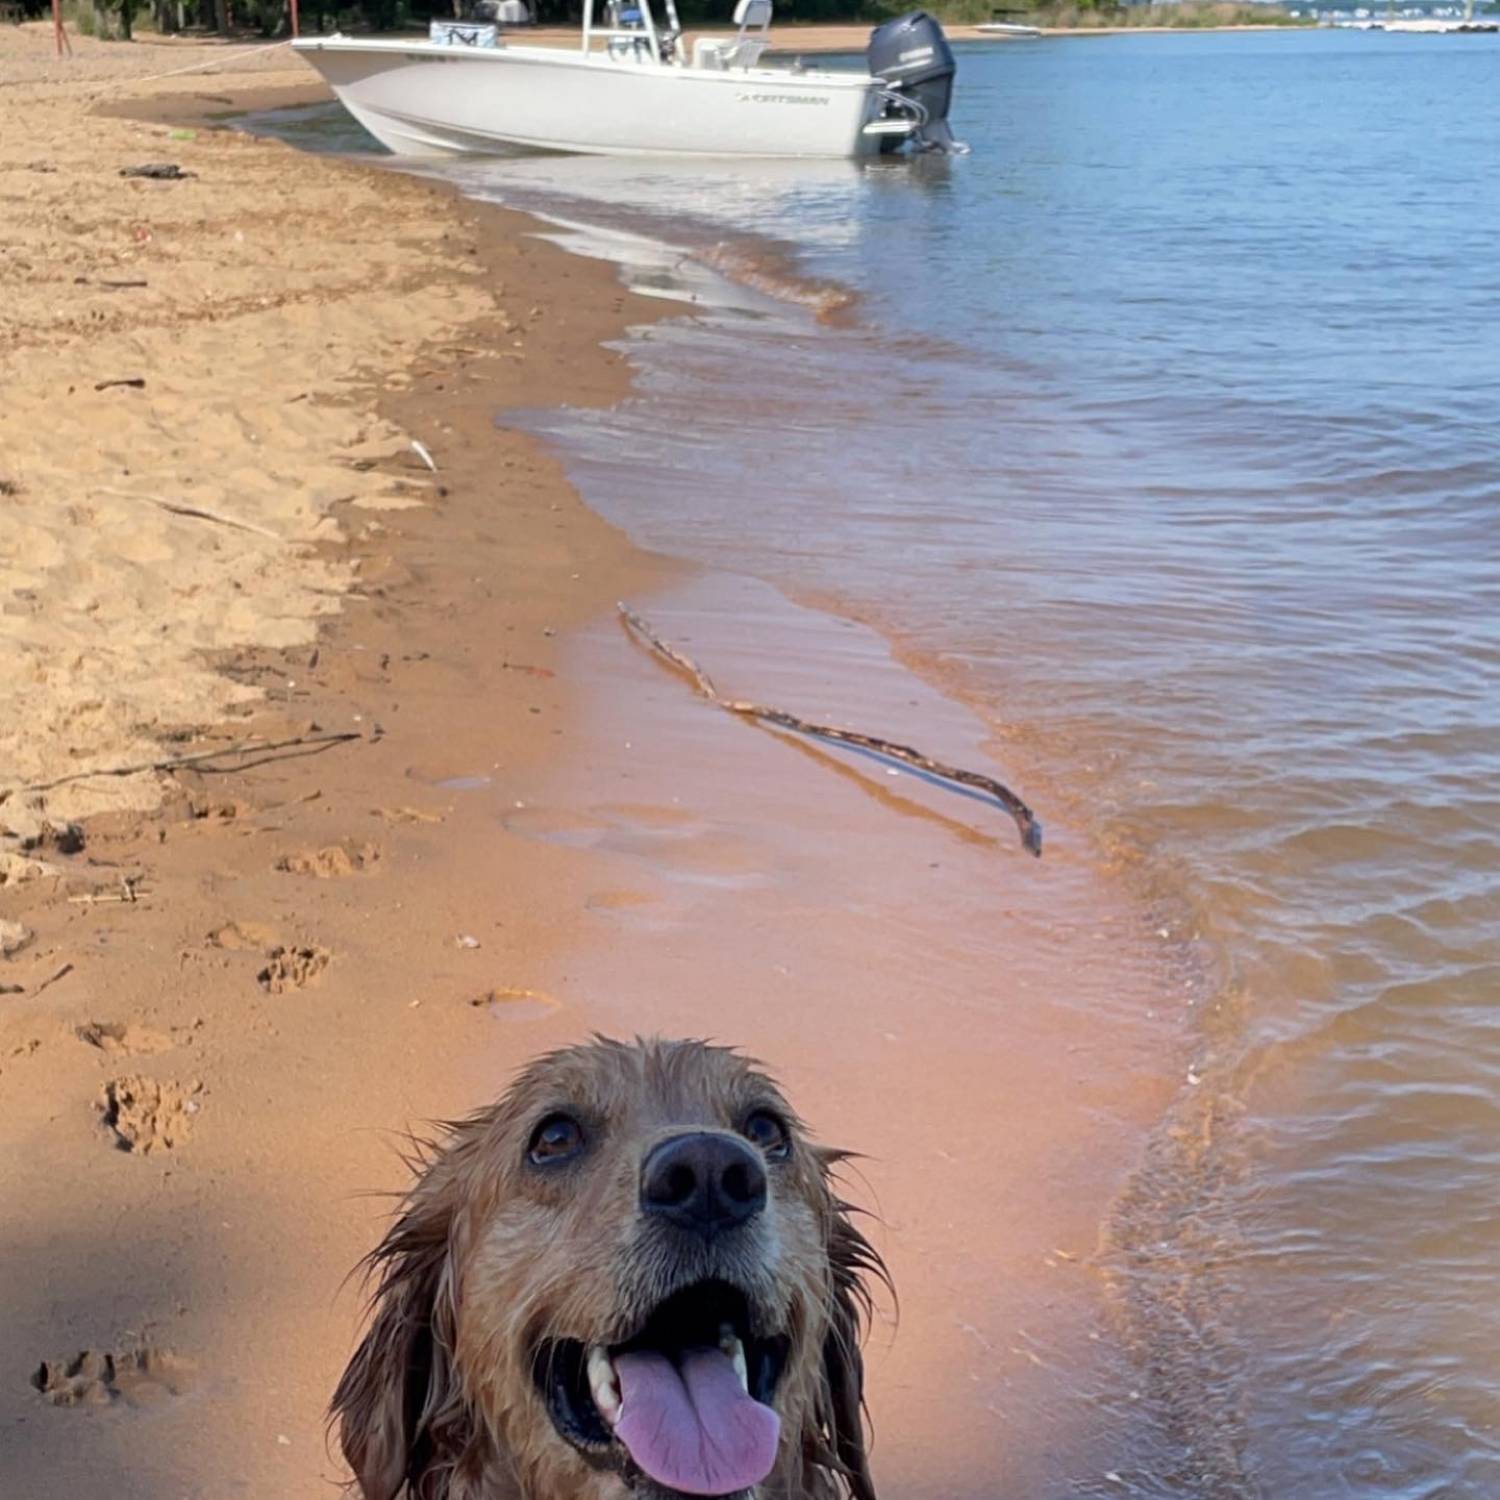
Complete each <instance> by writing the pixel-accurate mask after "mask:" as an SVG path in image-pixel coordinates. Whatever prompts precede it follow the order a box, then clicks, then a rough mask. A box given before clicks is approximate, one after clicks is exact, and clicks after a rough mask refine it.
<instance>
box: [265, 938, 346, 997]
mask: <svg viewBox="0 0 1500 1500" xmlns="http://www.w3.org/2000/svg"><path fill="white" fill-rule="evenodd" d="M331 956H332V955H331V954H330V953H329V952H328V950H327V949H326V948H316V947H311V946H307V947H301V948H283V947H279V946H278V947H275V948H272V949H271V951H270V952H269V953H267V954H266V966H265V968H263V969H262V970H261V971H260V973H259V974H257V975H256V976H255V981H256V983H257V984H259V985H260V987H261V989H263V990H265V991H266V993H267V994H271V995H284V994H286V993H287V991H288V990H300V989H303V988H305V987H306V986H307V985H309V984H311V983H312V982H313V981H314V980H315V979H317V977H318V976H319V975H320V974H321V973H322V972H323V970H324V969H326V968H327V967H328V960H329V958H330V957H331Z"/></svg>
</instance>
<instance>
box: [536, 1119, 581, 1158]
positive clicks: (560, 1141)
mask: <svg viewBox="0 0 1500 1500" xmlns="http://www.w3.org/2000/svg"><path fill="white" fill-rule="evenodd" d="M582 1150H583V1126H582V1125H580V1124H579V1123H578V1121H577V1120H575V1119H574V1118H573V1117H572V1116H571V1115H548V1116H547V1118H546V1119H545V1120H543V1121H542V1123H541V1124H540V1125H538V1126H537V1128H536V1129H535V1130H534V1131H532V1133H531V1144H530V1146H528V1147H527V1148H526V1154H527V1156H529V1157H530V1158H531V1160H532V1161H533V1162H534V1163H535V1164H536V1165H537V1166H539V1167H545V1166H550V1165H551V1164H552V1163H553V1162H559V1161H567V1160H568V1159H569V1158H570V1157H574V1156H577V1155H578V1153H579V1152H580V1151H582Z"/></svg>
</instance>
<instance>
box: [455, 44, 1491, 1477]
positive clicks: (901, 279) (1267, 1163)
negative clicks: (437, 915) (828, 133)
mask: <svg viewBox="0 0 1500 1500" xmlns="http://www.w3.org/2000/svg"><path fill="white" fill-rule="evenodd" d="M960 68H961V71H960V83H959V95H958V105H957V108H956V112H955V114H956V117H955V127H956V130H957V133H958V134H959V135H960V136H962V137H966V138H967V139H968V140H969V141H971V142H972V144H973V146H974V154H973V155H972V156H970V157H967V158H964V159H960V160H953V161H949V160H932V159H924V160H922V161H918V162H914V163H907V164H897V165H892V164H888V163H881V164H877V165H875V166H872V167H864V168H861V167H855V166H847V165H842V164H839V165H834V166H828V165H811V164H809V165H797V164H790V165H782V166H775V167H748V168H747V167H745V166H743V165H741V166H738V167H712V166H710V167H703V168H692V169H689V168H684V167H682V166H680V165H679V166H677V167H674V168H670V169H669V168H662V167H655V166H650V165H641V164H632V163H628V162H600V161H582V160H558V159H545V158H531V159H526V160H522V161H516V162H505V163H499V164H491V165H486V166H482V167H477V168H474V167H466V168H463V169H460V170H459V171H458V172H457V174H456V175H458V176H459V178H460V180H462V181H463V182H464V183H465V185H466V186H467V187H468V188H469V190H471V191H475V192H479V193H483V194H487V195H494V196H498V197H502V198H504V199H505V200H506V201H509V202H513V203H516V204H517V205H518V206H522V207H531V208H537V209H542V210H545V211H547V212H549V213H551V214H552V215H554V216H555V217H559V218H563V219H567V220H570V221H572V222H574V223H575V224H577V223H583V224H587V225H590V226H593V231H592V233H593V238H592V240H591V242H590V243H591V248H592V249H594V250H595V251H596V252H597V253H613V254H616V255H618V256H619V257H620V258H621V259H622V260H625V261H628V262H631V269H629V270H628V271H627V274H628V275H630V276H632V277H635V278H636V279H639V280H641V281H643V282H647V283H649V282H652V281H655V282H658V283H662V284H666V285H669V286H670V287H671V288H672V290H673V292H674V294H675V295H678V296H684V297H687V298H690V299H692V298H696V299H698V300H699V302H700V304H701V310H700V316H698V317H696V318H693V319H689V320H687V321H683V322H677V323H673V324H670V325H664V326H658V327H656V328H653V329H652V330H650V331H649V332H646V333H643V334H642V335H641V336H640V337H639V338H638V339H636V340H634V341H633V343H632V354H633V357H634V358H635V359H636V360H637V362H638V364H639V367H640V370H641V380H640V391H639V394H638V396H637V397H636V398H635V399H634V400H632V401H630V402H628V403H627V404H626V405H625V406H623V407H622V408H620V409H619V410H617V411H615V412H611V413H605V414H602V415H601V414H597V413H587V414H578V413H568V412H563V413H547V414H540V415H538V416H536V417H535V418H534V425H536V426H537V427H538V428H539V429H540V430H542V431H545V432H547V433H549V434H550V435H551V436H553V437H554V438H555V439H556V440H557V441H558V442H559V443H560V444H561V446H562V448H563V450H564V451H565V453H566V454H567V455H569V457H570V460H571V462H572V465H573V468H574V472H575V474H576V476H577V478H578V480H579V482H580V484H581V486H582V488H583V490H584V493H585V494H586V496H587V498H588V499H589V500H590V501H591V503H593V504H595V505H596V506H597V507H598V508H599V509H600V510H602V511H603V512H604V513H605V514H606V515H609V516H610V517H611V518H613V519H616V520H618V521H621V522H622V523H623V524H625V525H626V526H627V527H628V528H629V529H630V530H631V531H632V533H633V534H635V535H636V536H637V537H638V538H640V539H641V540H642V541H644V542H646V543H648V544H651V545H654V546H658V547H662V548H665V549H667V550H671V551H676V552H680V553H684V554H687V555H689V556H693V557H696V558H700V559H703V560H706V561H709V562H712V563H714V564H718V565H725V566H729V567H732V568H735V569H739V570H743V571H749V572H754V573H758V574H760V575H762V576H765V577H768V578H770V579H772V580H774V581H777V582H779V583H781V584H783V585H784V586H787V587H789V588H791V589H792V590H794V591H796V592H798V593H799V594H801V595H802V596H804V597H808V598H813V599H822V600H828V601H833V602H836V603H837V604H838V605H839V607H840V608H842V609H844V610H846V611H848V612H851V613H853V614H855V615H857V616H859V617H861V618H863V619H866V620H869V621H871V622H873V623H876V624H878V625H879V626H880V627H881V628H882V629H883V630H885V631H886V632H887V633H888V634H889V635H890V636H891V637H892V638H893V639H894V640H895V641H896V642H897V644H898V648H899V649H901V650H902V651H903V653H904V654H905V655H906V656H907V658H908V659H909V660H910V661H911V662H913V663H914V664H915V665H916V666H918V668H919V669H920V670H922V671H924V672H926V673H927V674H929V675H931V676H933V677H934V678H935V679H936V680H938V681H940V682H941V683H942V684H944V685H945V686H946V687H947V688H948V689H950V690H951V691H953V692H955V693H957V694H959V695H961V696H963V697H964V698H965V699H967V700H968V701H969V702H970V703H972V704H974V705H975V706H977V707H978V708H979V710H980V711H981V713H983V714H984V715H985V717H986V718H987V719H988V720H989V722H990V723H991V725H992V726H993V727H994V730H995V732H996V736H997V744H998V745H999V747H1000V750H999V754H1000V756H1001V758H1002V759H1003V761H1004V764H1005V766H1006V769H1007V773H1008V774H1012V775H1014V776H1016V777H1017V778H1019V780H1020V781H1021V782H1022V787H1021V789H1022V790H1023V792H1025V793H1028V794H1029V795H1030V796H1031V797H1032V800H1034V801H1036V802H1038V803H1039V804H1041V807H1040V810H1041V811H1042V813H1043V815H1044V816H1045V815H1046V811H1047V803H1048V802H1049V801H1051V802H1052V803H1053V804H1054V805H1056V804H1058V803H1063V804H1066V805H1067V806H1068V807H1069V808H1070V809H1071V810H1072V811H1073V812H1075V813H1077V814H1079V815H1081V816H1083V817H1085V818H1086V819H1087V820H1088V824H1089V826H1090V827H1091V829H1092V830H1093V834H1094V836H1095V837H1096V838H1097V840H1098V841H1099V844H1100V846H1101V847H1102V848H1103V849H1104V850H1106V851H1107V852H1108V854H1109V855H1110V857H1111V858H1112V859H1113V860H1114V862H1115V863H1116V864H1117V865H1118V867H1119V870H1120V873H1121V876H1122V878H1124V879H1127V880H1129V881H1132V882H1134V883H1136V885H1137V886H1138V889H1139V891H1140V893H1141V895H1142V897H1143V898H1144V899H1146V900H1148V901H1150V902H1151V903H1152V904H1153V910H1154V911H1156V912H1157V913H1159V919H1160V922H1161V928H1162V931H1163V933H1164V934H1166V936H1167V938H1168V939H1169V940H1171V941H1174V942H1180V943H1181V944H1182V945H1183V951H1184V953H1185V954H1186V955H1188V956H1190V957H1191V958H1192V959H1193V960H1194V961H1195V962H1197V963H1199V964H1200V965H1201V970H1200V973H1199V978H1198V980H1197V981H1188V982H1186V983H1185V985H1184V988H1183V990H1182V993H1181V995H1180V996H1178V997H1177V1000H1176V1003H1178V1004H1179V1005H1180V1007H1181V1010H1182V1014H1183V1022H1184V1026H1185V1028H1186V1029H1187V1032H1188V1035H1189V1037H1190V1038H1191V1041H1192V1045H1193V1047H1194V1051H1195V1060H1194V1064H1193V1069H1192V1071H1191V1073H1190V1075H1189V1078H1188V1080H1187V1081H1186V1082H1185V1083H1184V1087H1183V1091H1182V1096H1181V1098H1180V1100H1179V1101H1178V1103H1177V1105H1176V1107H1175V1108H1174V1109H1173V1111H1172V1112H1171V1113H1170V1115H1169V1117H1168V1118H1167V1119H1166V1120H1165V1121H1164V1123H1163V1125H1162V1127H1161V1129H1160V1131H1159V1132H1158V1133H1157V1135H1156V1137H1155V1138H1154V1140H1153V1142H1152V1145H1151V1149H1150V1151H1149V1153H1148V1155H1147V1159H1146V1160H1145V1162H1144V1163H1143V1165H1142V1168H1141V1170H1140V1171H1139V1172H1138V1173H1137V1175H1136V1176H1135V1177H1134V1179H1133V1180H1132V1181H1131V1182H1130V1184H1129V1185H1128V1186H1127V1188H1126V1190H1125V1191H1124V1193H1123V1194H1122V1196H1121V1199H1120V1202H1119V1204H1118V1206H1117V1212H1116V1214H1115V1216H1114V1220H1113V1222H1112V1223H1111V1225H1110V1226H1109V1228H1108V1234H1107V1239H1106V1244H1107V1250H1106V1255H1105V1262H1106V1266H1107V1269H1108V1271H1109V1274H1110V1276H1111V1280H1112V1285H1113V1288H1114V1293H1115V1299H1116V1306H1117V1309H1118V1313H1119V1319H1120V1334H1121V1337H1122V1339H1123V1340H1124V1342H1125V1344H1126V1346H1127V1347H1128V1348H1129V1349H1130V1350H1131V1352H1132V1354H1133V1357H1134V1358H1135V1359H1136V1361H1137V1373H1136V1374H1135V1376H1134V1377H1133V1383H1132V1393H1133V1395H1134V1397H1135V1398H1136V1399H1135V1400H1134V1403H1133V1410H1134V1412H1135V1416H1134V1419H1133V1424H1132V1432H1131V1434H1130V1436H1129V1438H1128V1439H1126V1438H1124V1437H1122V1438H1120V1444H1121V1455H1120V1461H1119V1463H1118V1464H1117V1465H1116V1468H1115V1471H1114V1472H1115V1474H1116V1476H1117V1478H1115V1479H1112V1480H1110V1482H1109V1486H1108V1487H1107V1488H1106V1489H1105V1490H1104V1491H1101V1492H1103V1493H1119V1494H1121V1495H1131V1496H1138V1497H1145V1496H1153V1497H1155V1496H1161V1497H1168V1496H1172V1497H1187V1496H1211V1497H1230V1500H1240V1497H1250V1496H1268V1497H1276V1500H1290V1497H1299V1500H1300V1497H1307V1500H1324V1497H1333V1496H1348V1497H1358V1500H1377V1497H1379V1500H1397V1497H1400V1500H1415V1497H1426V1500H1438V1497H1443V1500H1458V1497H1464V1500H1468V1497H1475V1500H1478V1497H1488V1496H1493V1495H1495V1494H1497V1493H1500V1371H1497V1369H1496V1366H1495V1362H1494V1357H1493V1351H1494V1349H1495V1348H1497V1347H1500V1301H1497V1299H1496V1297H1495V1296H1494V1289H1495V1284H1496V1283H1495V1276H1496V1272H1497V1270H1500V1189H1497V1182H1500V1093H1497V1088H1496V1085H1497V1082H1500V1077H1497V1075H1500V1022H1497V1019H1496V1017H1497V1014H1500V1012H1497V1009H1496V1001H1497V999H1500V942H1497V937H1496V932H1497V928H1500V793H1497V792H1496V790H1495V788H1496V785H1497V772H1500V728H1497V723H1496V720H1497V716H1500V715H1497V710H1500V692H1497V674H1496V667H1497V664H1500V519H1497V506H1500V429H1497V425H1496V419H1495V418H1496V410H1497V399H1500V327H1497V324H1500V262H1497V258H1496V247H1497V246H1500V192H1496V191H1495V190H1494V188H1493V170H1494V164H1495V154H1496V147H1497V143H1500V109H1497V106H1496V102H1495V101H1496V99H1497V98H1500V89H1497V83H1500V39H1497V38H1494V37H1478V36H1476V37H1428V38H1423V37H1404V38H1397V37H1384V36H1380V35H1375V34H1369V35H1354V34H1348V33H1329V32H1319V33H1299V34H1290V35H1278V34H1253V35H1251V34H1246V35H1234V36H1211V35H1210V36H1135V37H1120V38H1086V39H1079V40H1056V41H1046V42H1039V43H1030V44H1025V45H1020V44H1013V45H1002V46H998V47H991V48H980V47H974V48H966V49H963V50H962V54H961V58H960ZM600 226H605V229H604V230H601V229H600ZM703 267H709V268H713V269H715V270H717V271H720V272H723V273H726V274H727V275H728V276H729V277H730V278H731V280H732V281H733V282H734V283H735V284H736V285H737V286H738V288H739V290H738V291H737V292H733V293H731V294H729V295H725V293H724V290H723V283H722V282H721V281H719V280H717V278H715V277H714V276H710V275H707V274H705V273H704V272H703V270H702V269H701V268H703ZM849 293H852V294H853V298H854V300H853V303H852V306H846V305H845V304H846V303H847V302H848V300H849V298H848V295H847V294H849ZM813 313H818V314H821V315H822V316H821V318H815V317H814V316H813V315H812V314H813ZM1123 1399H1124V1398H1123V1397H1122V1400H1123ZM1112 1409H1113V1408H1112Z"/></svg>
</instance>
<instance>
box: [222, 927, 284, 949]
mask: <svg viewBox="0 0 1500 1500" xmlns="http://www.w3.org/2000/svg"><path fill="white" fill-rule="evenodd" d="M208 940H209V942H210V943H212V944H213V946H214V947H215V948H224V949H227V950H228V951H229V952H231V953H242V952H244V951H246V950H247V949H259V950H260V951H261V952H265V951H266V950H267V949H268V948H274V947H275V946H276V933H275V932H274V931H273V930H272V929H271V928H269V927H265V926H262V925H261V923H259V922H226V923H225V924H224V925H223V926H222V927H215V928H214V930H213V931H212V932H211V933H209V935H208Z"/></svg>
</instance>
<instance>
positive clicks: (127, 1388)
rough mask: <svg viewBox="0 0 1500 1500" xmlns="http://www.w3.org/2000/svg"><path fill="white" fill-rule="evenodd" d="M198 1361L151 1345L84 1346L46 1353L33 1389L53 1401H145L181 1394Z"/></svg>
mask: <svg viewBox="0 0 1500 1500" xmlns="http://www.w3.org/2000/svg"><path fill="white" fill-rule="evenodd" d="M192 1376H193V1362H192V1361H191V1360H190V1359H185V1358H184V1357H183V1356H182V1355H180V1354H177V1353H175V1352H174V1351H173V1350H171V1349H158V1348H155V1347H152V1346H150V1345H147V1346H145V1347H144V1348H140V1349H122V1350H117V1351H115V1352H113V1353H101V1352H100V1351H99V1350H96V1349H84V1350H82V1351H81V1352H79V1353H78V1354H73V1355H69V1356H65V1357H63V1358H62V1359H44V1360H43V1361H42V1362H41V1364H39V1365H38V1366H37V1368H36V1369H35V1370H34V1371H33V1372H32V1376H31V1385H32V1389H33V1390H36V1391H39V1392H40V1393H41V1395H42V1396H43V1398H44V1399H45V1400H47V1401H50V1402H51V1403H52V1405H53V1406H111V1405H113V1404H114V1403H115V1402H117V1401H120V1402H124V1403H125V1404H126V1405H127V1406H144V1405H146V1404H148V1403H149V1402H152V1401H157V1400H160V1399H161V1398H163V1397H165V1396H180V1395H182V1393H183V1392H184V1391H185V1390H187V1389H188V1387H189V1386H190V1385H191V1384H192Z"/></svg>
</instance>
